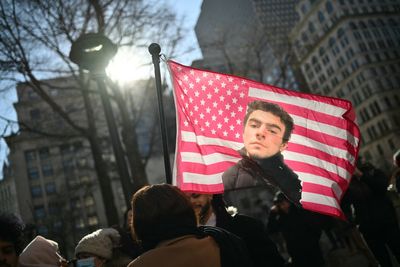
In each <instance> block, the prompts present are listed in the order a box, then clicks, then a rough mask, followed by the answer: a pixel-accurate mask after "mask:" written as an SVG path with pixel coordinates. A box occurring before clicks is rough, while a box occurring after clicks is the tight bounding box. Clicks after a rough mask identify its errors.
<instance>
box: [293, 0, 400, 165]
mask: <svg viewBox="0 0 400 267" xmlns="http://www.w3.org/2000/svg"><path fill="white" fill-rule="evenodd" d="M297 11H298V13H299V15H300V22H299V23H298V24H297V25H296V27H295V28H294V29H293V31H292V32H291V34H290V40H291V42H292V44H293V47H294V51H295V54H296V57H297V60H298V62H299V63H300V66H301V71H302V72H303V74H304V76H305V78H306V81H307V83H308V84H309V86H310V90H311V92H312V93H315V94H321V95H327V96H332V97H338V98H344V99H347V100H349V101H351V102H352V103H353V106H354V108H355V112H356V115H357V116H356V118H357V124H358V125H359V127H360V130H361V138H362V140H361V150H360V155H361V156H362V157H364V158H365V159H366V160H368V161H370V162H372V163H374V164H375V165H376V166H378V167H380V168H383V169H384V170H386V171H389V170H390V169H391V167H392V166H391V162H392V160H391V157H392V155H393V153H394V152H395V151H396V150H397V149H398V148H399V147H400V75H399V74H400V16H398V14H399V12H400V3H399V2H398V1H389V0H381V1H377V0H369V1H365V0H352V1H350V0H349V1H345V0H341V1H339V0H338V1H332V0H324V1H312V0H303V1H300V2H299V4H298V5H297Z"/></svg>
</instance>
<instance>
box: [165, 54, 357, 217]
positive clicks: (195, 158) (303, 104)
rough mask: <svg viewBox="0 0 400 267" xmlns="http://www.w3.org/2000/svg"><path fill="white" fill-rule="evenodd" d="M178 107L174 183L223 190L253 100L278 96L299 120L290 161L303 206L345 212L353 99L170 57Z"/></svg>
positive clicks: (352, 153)
mask: <svg viewBox="0 0 400 267" xmlns="http://www.w3.org/2000/svg"><path fill="white" fill-rule="evenodd" d="M168 66H169V70H170V73H171V76H172V81H173V88H174V96H175V105H176V112H177V127H178V129H177V146H176V154H175V157H176V158H175V163H174V165H175V166H174V175H173V179H174V184H176V185H177V186H179V187H180V188H181V189H182V190H184V191H192V192H198V193H213V194H215V193H222V192H223V191H224V186H223V183H222V174H223V173H224V171H226V170H227V169H228V168H229V167H230V166H232V165H234V164H235V163H236V162H238V161H239V160H240V159H241V156H240V155H239V153H238V150H240V149H241V148H243V139H242V133H243V127H244V125H243V119H244V116H245V114H246V109H247V104H248V103H249V102H252V101H254V100H263V101H268V102H271V103H275V104H278V105H279V106H281V107H282V108H283V109H284V110H286V111H287V112H288V113H289V114H290V116H291V117H292V118H293V121H294V130H293V132H292V135H291V138H290V140H289V143H288V147H287V149H286V150H285V151H283V152H282V154H283V156H284V162H285V164H286V165H287V166H289V167H290V168H291V169H292V170H293V171H294V172H295V173H296V174H297V175H298V178H299V180H300V181H301V184H302V193H301V204H302V206H303V207H304V208H305V209H308V210H312V211H316V212H320V213H324V214H328V215H332V216H336V217H342V216H343V214H342V212H341V209H340V199H341V197H342V196H343V193H344V192H345V191H346V189H347V188H348V185H349V182H350V179H351V176H352V173H353V171H354V169H355V161H356V158H357V155H358V150H359V142H360V141H359V139H360V132H359V129H358V127H357V125H356V124H355V121H354V120H355V116H354V112H353V109H352V105H351V103H350V102H349V101H347V100H343V99H338V98H332V97H325V96H319V95H312V94H305V93H300V92H297V91H292V90H286V89H281V88H277V87H274V86H271V85H266V84H261V83H258V82H255V81H251V80H248V79H245V78H241V77H237V76H232V75H226V74H220V73H215V72H211V71H205V70H199V69H194V68H191V67H187V66H184V65H181V64H178V63H176V62H173V61H168Z"/></svg>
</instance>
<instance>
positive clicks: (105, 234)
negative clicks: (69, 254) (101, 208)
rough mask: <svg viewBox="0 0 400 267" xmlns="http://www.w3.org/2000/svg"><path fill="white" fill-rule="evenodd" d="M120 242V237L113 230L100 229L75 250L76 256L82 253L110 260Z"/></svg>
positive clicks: (81, 242)
mask: <svg viewBox="0 0 400 267" xmlns="http://www.w3.org/2000/svg"><path fill="white" fill-rule="evenodd" d="M119 242H120V235H119V233H118V231H117V230H115V229H113V228H104V229H99V230H97V231H95V232H93V233H91V234H88V235H87V236H84V237H83V238H82V239H81V240H80V241H79V243H78V245H77V246H76V248H75V256H78V254H80V253H89V254H93V255H95V256H98V257H101V258H104V259H107V260H110V259H111V258H112V251H113V248H115V247H117V246H118V245H119Z"/></svg>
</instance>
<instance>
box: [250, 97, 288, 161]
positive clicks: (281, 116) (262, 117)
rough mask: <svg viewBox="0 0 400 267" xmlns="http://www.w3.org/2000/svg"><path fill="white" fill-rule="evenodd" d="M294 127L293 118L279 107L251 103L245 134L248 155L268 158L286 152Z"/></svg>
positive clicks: (256, 102) (257, 101) (267, 103)
mask: <svg viewBox="0 0 400 267" xmlns="http://www.w3.org/2000/svg"><path fill="white" fill-rule="evenodd" d="M293 127H294V123H293V118H292V117H291V116H290V115H289V114H288V113H287V112H286V111H285V110H284V109H282V108H281V107H280V106H279V105H277V104H273V103H269V102H265V101H259V100H256V101H253V102H250V103H249V104H248V110H247V113H246V116H245V117H244V132H243V141H244V146H245V148H246V151H247V153H248V154H249V155H250V156H253V157H256V158H268V157H271V156H273V155H275V154H277V153H278V152H281V151H283V150H285V149H286V147H287V143H288V141H289V139H290V135H291V134H292V131H293Z"/></svg>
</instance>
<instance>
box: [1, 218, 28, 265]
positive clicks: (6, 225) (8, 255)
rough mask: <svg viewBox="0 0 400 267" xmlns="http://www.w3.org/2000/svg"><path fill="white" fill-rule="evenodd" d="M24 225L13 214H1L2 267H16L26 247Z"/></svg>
mask: <svg viewBox="0 0 400 267" xmlns="http://www.w3.org/2000/svg"><path fill="white" fill-rule="evenodd" d="M23 229H24V224H23V222H22V221H21V219H19V218H18V217H17V216H15V215H13V214H3V213H2V214H0V267H16V266H17V264H18V256H19V254H20V253H21V252H22V249H23V246H24V239H23Z"/></svg>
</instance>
